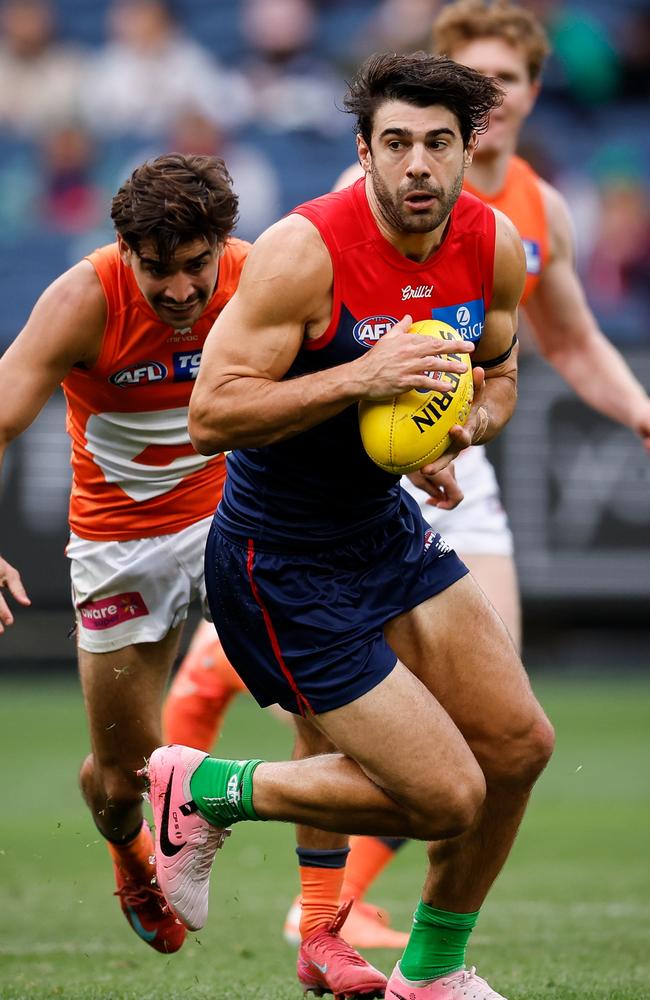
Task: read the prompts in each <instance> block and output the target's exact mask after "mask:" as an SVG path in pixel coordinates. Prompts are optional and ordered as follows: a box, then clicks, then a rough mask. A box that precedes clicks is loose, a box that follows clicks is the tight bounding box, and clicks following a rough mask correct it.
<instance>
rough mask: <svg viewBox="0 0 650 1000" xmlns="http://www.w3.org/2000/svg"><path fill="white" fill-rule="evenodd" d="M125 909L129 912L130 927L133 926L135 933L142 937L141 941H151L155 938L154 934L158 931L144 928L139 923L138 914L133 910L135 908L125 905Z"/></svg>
mask: <svg viewBox="0 0 650 1000" xmlns="http://www.w3.org/2000/svg"><path fill="white" fill-rule="evenodd" d="M127 910H128V913H129V921H130V923H131V927H132V928H133V930H134V931H135V933H136V934H138V935H139V936H140V937H141V938H142V939H143V941H153V940H155V937H156V934H157V933H158V931H148V930H146V929H145V928H144V927H143V926H142V924H141V923H140V918H139V916H138V914H137V913H136V912H135V910H134V909H133V907H132V906H127Z"/></svg>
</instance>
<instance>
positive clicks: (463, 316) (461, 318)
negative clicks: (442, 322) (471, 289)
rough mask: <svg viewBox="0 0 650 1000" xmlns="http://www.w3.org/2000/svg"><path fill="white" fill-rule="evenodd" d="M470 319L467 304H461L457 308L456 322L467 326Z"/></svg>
mask: <svg viewBox="0 0 650 1000" xmlns="http://www.w3.org/2000/svg"><path fill="white" fill-rule="evenodd" d="M469 321H470V312H469V309H468V308H467V306H459V308H458V309H457V310H456V322H457V323H458V325H459V326H467V324H468V323H469Z"/></svg>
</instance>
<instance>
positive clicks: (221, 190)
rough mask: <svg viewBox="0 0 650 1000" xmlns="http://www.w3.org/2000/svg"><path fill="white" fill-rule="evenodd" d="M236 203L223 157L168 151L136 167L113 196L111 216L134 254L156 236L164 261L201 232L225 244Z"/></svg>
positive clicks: (211, 243)
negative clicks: (145, 242) (144, 243)
mask: <svg viewBox="0 0 650 1000" xmlns="http://www.w3.org/2000/svg"><path fill="white" fill-rule="evenodd" d="M237 206H238V198H237V195H236V194H235V193H234V191H233V190H232V178H231V176H230V174H229V173H228V170H227V169H226V165H225V163H224V161H223V160H222V159H221V158H220V157H218V156H197V155H188V156H184V155H183V154H182V153H167V154H165V155H164V156H159V157H157V158H156V159H155V160H151V161H148V162H147V163H143V164H142V165H141V166H139V167H137V168H136V169H135V170H134V171H133V173H132V174H131V176H130V178H129V179H128V181H126V183H125V184H123V185H122V187H121V188H120V189H119V191H118V192H117V194H116V195H115V197H114V198H113V202H112V205H111V218H112V220H113V224H114V226H115V229H116V231H117V232H118V233H119V234H120V236H121V237H122V239H123V240H124V242H125V243H126V244H127V245H128V246H129V247H130V248H131V249H132V250H134V251H135V253H137V254H139V253H140V247H141V246H142V243H143V242H144V241H145V240H152V241H153V243H154V246H155V247H156V250H157V252H158V256H159V258H160V260H161V262H162V263H163V264H166V263H168V262H169V260H170V259H171V258H172V257H173V255H174V253H175V252H176V250H177V249H178V247H179V246H180V245H181V244H184V243H192V242H193V241H194V240H196V239H200V238H201V237H202V236H203V237H205V239H206V240H207V241H208V243H209V244H210V246H215V245H217V244H220V243H224V242H225V241H226V239H227V238H228V236H229V235H230V233H231V232H232V230H233V228H234V226H235V223H236V222H237Z"/></svg>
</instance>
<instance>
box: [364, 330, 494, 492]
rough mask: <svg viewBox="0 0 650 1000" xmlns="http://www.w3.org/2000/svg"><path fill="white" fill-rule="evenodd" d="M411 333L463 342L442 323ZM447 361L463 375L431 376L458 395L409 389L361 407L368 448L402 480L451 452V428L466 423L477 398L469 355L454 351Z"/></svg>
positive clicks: (435, 374)
mask: <svg viewBox="0 0 650 1000" xmlns="http://www.w3.org/2000/svg"><path fill="white" fill-rule="evenodd" d="M408 332H409V333H419V334H424V335H425V336H427V337H439V338H441V339H442V340H462V337H461V335H460V334H459V333H457V331H456V330H454V328H453V326H449V324H448V323H443V322H442V321H441V320H437V319H425V320H422V321H420V322H419V323H414V324H413V326H411V327H409V331H408ZM444 356H445V355H443V357H444ZM446 356H447V357H450V358H453V359H454V360H455V361H460V362H463V363H466V364H467V371H466V372H463V374H462V375H456V374H455V373H453V372H435V373H432V374H433V377H434V378H438V379H439V378H443V379H445V381H448V382H451V383H452V384H453V385H454V389H453V391H451V392H440V391H439V390H437V389H431V390H423V389H410V390H409V391H408V392H403V393H402V394H401V396H395V398H394V399H384V400H362V402H360V403H359V430H360V431H361V440H362V441H363V446H364V448H365V449H366V451H367V453H368V455H369V456H370V458H371V459H372V460H373V462H375V464H376V465H378V466H379V467H380V468H381V469H384V470H385V471H386V472H393V473H395V475H399V476H401V475H402V474H403V473H405V472H414V471H415V470H416V469H421V468H422V466H423V465H427V464H428V463H429V462H433V461H435V459H436V458H439V457H440V456H441V455H442V454H444V452H445V451H446V450H447V448H448V447H449V444H450V438H449V430H450V428H451V427H453V426H454V425H455V424H461V425H462V424H464V423H465V421H466V420H467V417H468V415H469V411H470V407H471V405H472V399H473V397H474V383H473V381H472V366H471V364H470V360H469V355H467V354H454V353H453V352H452V351H450V352H449V354H448V355H446Z"/></svg>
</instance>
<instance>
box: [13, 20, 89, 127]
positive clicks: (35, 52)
mask: <svg viewBox="0 0 650 1000" xmlns="http://www.w3.org/2000/svg"><path fill="white" fill-rule="evenodd" d="M0 31H1V35H0V128H8V129H11V130H13V131H14V132H16V133H19V134H21V135H25V136H34V135H38V134H39V133H40V132H41V131H42V130H43V129H45V128H51V127H52V125H53V124H55V123H56V122H58V121H62V120H69V119H70V118H71V117H72V116H73V115H74V114H75V113H76V112H77V111H78V108H79V94H80V90H81V80H82V77H83V72H84V66H85V62H86V58H85V56H84V54H83V53H82V51H81V50H78V49H75V48H73V47H71V46H68V45H64V44H62V43H61V42H59V41H57V39H56V34H55V24H54V10H53V7H52V4H51V3H49V2H47V0H5V2H4V3H3V4H2V6H1V7H0Z"/></svg>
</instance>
